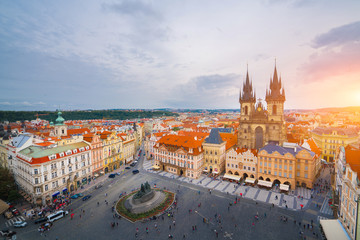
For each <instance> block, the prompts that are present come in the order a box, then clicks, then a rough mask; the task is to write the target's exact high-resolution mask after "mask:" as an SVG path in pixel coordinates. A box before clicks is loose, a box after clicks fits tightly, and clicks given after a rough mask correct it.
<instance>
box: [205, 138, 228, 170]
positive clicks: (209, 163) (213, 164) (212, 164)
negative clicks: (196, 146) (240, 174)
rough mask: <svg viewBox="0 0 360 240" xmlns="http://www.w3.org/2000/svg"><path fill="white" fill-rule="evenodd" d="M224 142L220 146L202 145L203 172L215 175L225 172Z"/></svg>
mask: <svg viewBox="0 0 360 240" xmlns="http://www.w3.org/2000/svg"><path fill="white" fill-rule="evenodd" d="M225 146H226V142H223V143H221V144H209V143H205V142H204V143H203V148H204V170H207V171H209V172H211V173H212V172H214V173H217V174H220V173H222V172H223V171H225V159H226V155H225V154H226V152H225Z"/></svg>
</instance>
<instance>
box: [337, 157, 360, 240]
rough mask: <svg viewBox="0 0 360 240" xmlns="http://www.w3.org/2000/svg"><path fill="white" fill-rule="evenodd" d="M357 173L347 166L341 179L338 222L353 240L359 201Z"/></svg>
mask: <svg viewBox="0 0 360 240" xmlns="http://www.w3.org/2000/svg"><path fill="white" fill-rule="evenodd" d="M356 179H357V173H356V172H353V171H352V169H351V167H350V166H349V165H348V164H347V166H346V170H345V175H344V176H343V179H342V183H343V184H342V192H341V201H340V204H341V207H340V216H339V218H340V222H341V224H342V225H343V226H344V228H345V230H346V231H347V232H348V234H349V236H350V237H351V239H355V232H356V218H357V212H358V211H357V202H356V201H358V200H359V191H360V189H359V186H358V184H357V181H356Z"/></svg>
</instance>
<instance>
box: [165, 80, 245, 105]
mask: <svg viewBox="0 0 360 240" xmlns="http://www.w3.org/2000/svg"><path fill="white" fill-rule="evenodd" d="M239 79H240V75H238V74H234V73H231V74H225V75H220V74H214V75H202V76H198V77H195V78H193V79H191V80H190V81H189V82H187V83H185V84H180V85H177V86H175V87H174V89H173V91H172V94H171V95H172V97H170V98H169V99H170V100H167V101H166V105H169V106H170V107H189V108H202V107H221V108H230V107H232V106H228V105H227V103H229V102H234V103H236V102H237V101H236V98H237V97H238V94H239V87H240V80H239Z"/></svg>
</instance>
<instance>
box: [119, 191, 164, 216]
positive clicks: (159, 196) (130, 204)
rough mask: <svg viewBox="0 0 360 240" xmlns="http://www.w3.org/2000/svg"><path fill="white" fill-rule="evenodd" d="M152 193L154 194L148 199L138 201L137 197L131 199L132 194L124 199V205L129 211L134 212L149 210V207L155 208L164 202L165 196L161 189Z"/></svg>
mask: <svg viewBox="0 0 360 240" xmlns="http://www.w3.org/2000/svg"><path fill="white" fill-rule="evenodd" d="M153 193H154V194H153V196H152V197H151V199H149V200H147V201H145V202H140V201H138V199H133V198H134V195H132V196H131V197H129V198H128V199H127V200H126V201H125V203H124V206H125V208H126V209H127V210H128V211H129V212H131V213H135V214H139V213H144V212H147V211H150V210H151V209H154V208H156V207H157V206H159V205H160V204H161V203H162V202H164V201H165V198H166V195H165V193H163V192H161V191H153ZM151 195H152V194H151ZM149 197H150V196H149Z"/></svg>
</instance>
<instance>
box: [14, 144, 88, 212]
mask: <svg viewBox="0 0 360 240" xmlns="http://www.w3.org/2000/svg"><path fill="white" fill-rule="evenodd" d="M27 160H29V161H27ZM30 160H31V157H28V156H26V155H23V154H21V153H18V154H17V156H16V157H15V158H14V160H13V166H12V168H13V172H14V178H15V181H16V183H17V185H18V186H19V187H20V189H22V190H23V191H24V192H26V193H27V194H28V195H30V196H31V198H32V201H33V203H38V204H39V203H40V202H41V204H42V205H45V204H46V203H49V202H50V201H51V200H52V194H54V193H55V192H57V191H59V192H60V193H63V190H64V189H65V188H67V189H68V191H69V192H71V191H75V190H76V189H77V188H78V187H79V186H80V185H81V184H82V183H83V182H82V180H83V179H84V178H86V181H88V179H89V178H91V173H92V171H91V151H90V147H89V148H88V149H87V150H86V149H84V150H83V151H79V152H78V153H77V154H73V155H71V156H66V155H64V156H63V157H59V158H56V159H53V160H49V161H47V162H44V163H40V164H36V165H34V164H31V162H30Z"/></svg>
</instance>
